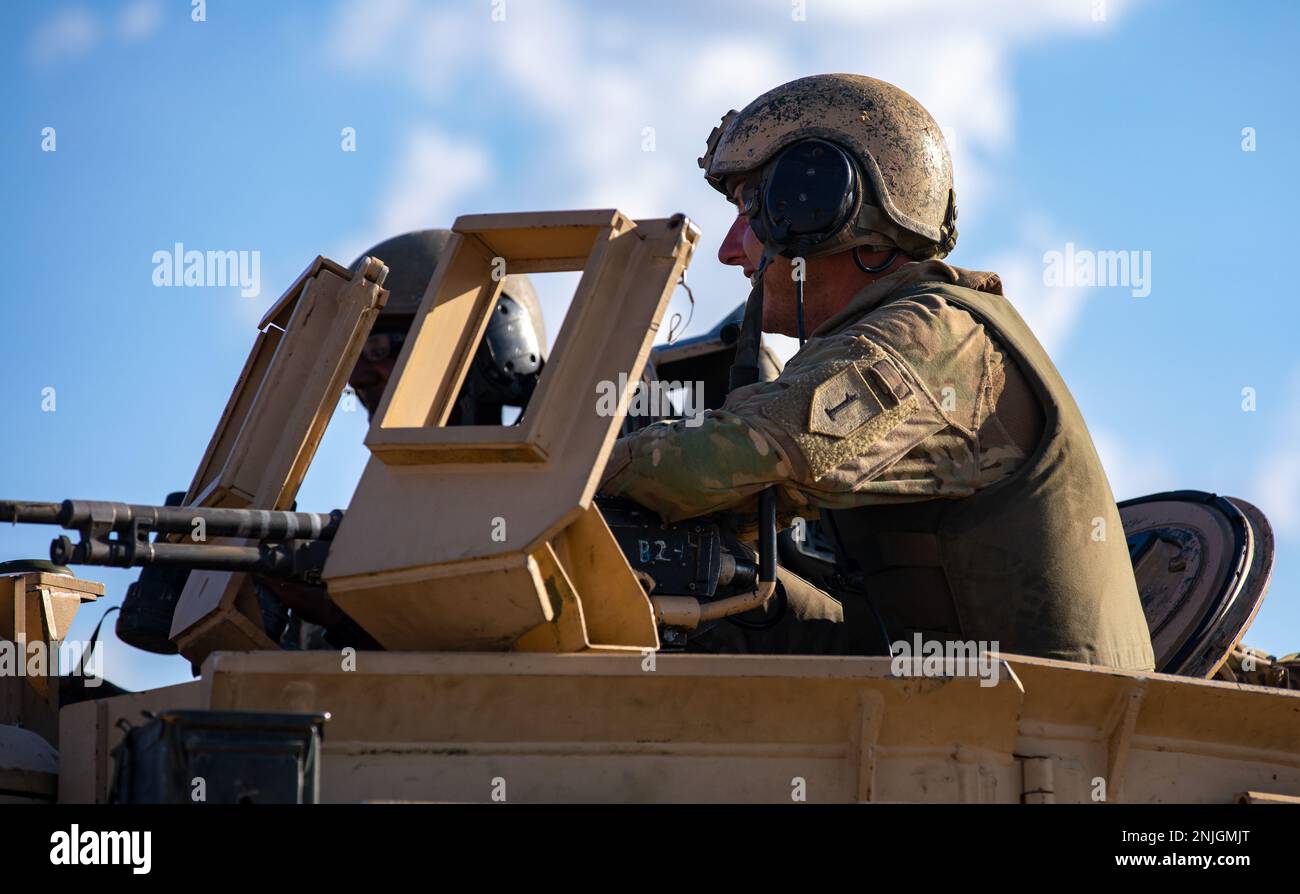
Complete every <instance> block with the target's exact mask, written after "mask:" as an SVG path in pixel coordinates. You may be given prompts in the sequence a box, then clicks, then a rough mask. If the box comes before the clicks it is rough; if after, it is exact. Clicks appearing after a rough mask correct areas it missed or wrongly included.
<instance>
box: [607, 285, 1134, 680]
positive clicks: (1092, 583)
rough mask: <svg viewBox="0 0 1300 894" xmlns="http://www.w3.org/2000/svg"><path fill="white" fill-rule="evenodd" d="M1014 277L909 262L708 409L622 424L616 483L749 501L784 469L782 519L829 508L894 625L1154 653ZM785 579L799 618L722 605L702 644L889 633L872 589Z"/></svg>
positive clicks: (722, 504)
mask: <svg viewBox="0 0 1300 894" xmlns="http://www.w3.org/2000/svg"><path fill="white" fill-rule="evenodd" d="M1000 296H1001V284H1000V282H999V280H998V278H997V276H996V275H994V274H989V273H975V272H971V271H966V270H961V269H958V268H955V267H951V266H949V265H947V264H944V263H943V262H941V261H937V260H930V261H924V262H918V263H911V264H907V265H905V266H904V267H902V268H900V269H899V270H897V271H896V272H894V273H893V274H891V275H889V276H886V277H883V278H881V279H879V280H877V281H876V282H874V283H872V284H871V285H869V286H867V287H866V288H865V289H863V290H862V291H861V292H860V293H859V294H858V295H856V296H855V297H854V299H853V300H852V301H851V302H850V303H849V305H847V306H846V307H845V308H844V310H842V311H841V312H840V313H839V314H837V315H836V316H835V317H834V318H832V319H831V320H829V321H827V322H826V323H825V324H824V325H822V326H821V327H820V328H819V329H818V330H817V331H816V332H815V333H814V334H813V337H812V338H811V339H809V341H808V342H807V344H806V345H805V346H804V347H803V349H802V350H800V351H799V353H798V354H796V355H795V356H794V357H793V358H792V359H791V360H790V362H789V363H788V364H786V367H785V370H784V371H783V372H782V374H781V375H780V376H779V377H778V378H777V379H776V380H775V381H772V382H764V383H759V384H755V385H750V386H747V387H745V388H741V389H738V390H736V391H735V392H733V393H732V394H731V395H730V396H729V398H728V399H727V401H726V403H725V404H724V406H723V407H722V408H721V409H720V410H717V411H710V412H709V413H707V414H706V415H705V419H704V421H703V424H702V425H700V426H698V427H694V428H688V427H685V426H684V425H682V424H680V423H672V424H657V425H652V426H650V427H648V428H646V429H643V430H642V431H640V432H637V433H636V434H634V435H632V436H629V437H627V438H623V439H621V440H620V441H618V443H617V444H616V445H615V448H614V453H613V456H612V457H611V459H610V463H609V465H608V466H607V470H606V475H605V480H604V482H603V484H602V488H601V489H602V492H604V493H607V494H610V495H619V496H625V497H628V498H630V499H633V500H635V501H637V502H639V503H641V504H643V505H645V506H648V507H649V508H651V509H654V510H655V511H657V512H659V513H660V514H661V515H662V516H664V518H665V519H666V520H677V519H682V518H690V517H694V516H698V515H703V514H707V513H713V512H718V511H720V510H738V511H740V512H752V511H753V504H754V497H755V495H756V494H757V493H758V492H759V491H761V490H763V489H764V488H766V487H768V486H770V485H776V486H777V488H778V494H779V497H778V506H779V511H780V512H781V514H782V517H783V518H784V519H787V520H788V519H789V518H790V517H793V516H801V517H804V518H813V517H817V515H818V514H819V513H820V514H822V517H823V519H824V521H825V522H827V523H829V527H830V528H831V529H832V531H834V532H835V534H836V539H837V540H838V541H839V545H840V546H841V547H842V548H843V551H844V552H846V553H847V556H845V558H847V560H848V565H849V566H856V567H855V568H854V569H853V570H856V571H857V572H859V573H860V574H861V577H862V578H863V579H864V580H865V582H866V583H865V589H866V590H867V592H868V593H870V594H871V597H870V598H871V599H872V600H873V601H874V608H875V609H876V610H877V612H878V613H879V614H880V615H882V616H883V618H884V621H885V623H886V626H887V629H888V634H889V635H890V637H891V638H893V639H897V638H910V636H911V635H912V633H914V632H920V633H922V634H924V635H925V636H927V637H931V636H933V637H940V638H954V637H957V638H963V639H984V640H988V641H997V642H999V643H1000V646H1001V648H1002V649H1004V650H1005V651H1012V652H1021V653H1024V654H1036V655H1043V656H1046V657H1055V658H1065V659H1070V660H1077V661H1087V662H1093V663H1099V664H1108V665H1112V666H1119V667H1129V668H1135V669H1150V668H1151V667H1152V665H1153V657H1152V653H1151V645H1150V639H1149V636H1148V634H1147V632H1146V624H1145V621H1144V619H1143V616H1142V609H1141V605H1140V603H1139V600H1138V597H1137V592H1136V587H1135V585H1134V582H1133V576H1132V569H1131V566H1130V565H1129V560H1128V554H1127V549H1126V547H1125V542H1124V537H1123V529H1122V526H1121V523H1120V521H1119V518H1118V513H1117V511H1116V510H1115V505H1114V501H1113V498H1112V497H1111V494H1110V489H1109V486H1108V484H1107V483H1106V479H1105V474H1104V472H1103V471H1102V469H1101V466H1100V462H1099V461H1098V460H1097V457H1096V452H1095V450H1094V449H1093V446H1092V443H1091V440H1090V439H1089V437H1088V435H1087V431H1086V429H1085V428H1084V427H1083V424H1082V419H1081V418H1080V417H1079V416H1078V410H1077V408H1076V407H1074V404H1073V401H1072V399H1070V398H1069V394H1068V391H1067V390H1066V389H1065V388H1064V385H1063V384H1062V383H1060V380H1059V375H1058V374H1057V373H1056V371H1055V369H1054V367H1052V366H1051V362H1050V361H1049V360H1048V359H1047V357H1046V354H1045V353H1043V352H1042V349H1041V347H1040V346H1038V344H1037V342H1036V340H1034V339H1033V336H1032V335H1031V334H1030V333H1029V330H1028V328H1027V327H1025V326H1024V323H1023V321H1021V320H1020V319H1019V317H1018V316H1017V315H1015V313H1014V311H1013V310H1011V309H1010V305H1009V304H1008V303H1007V302H1006V301H1005V300H1004V299H1002V298H1001V297H1000ZM994 317H998V318H999V319H997V320H995V319H993V318H994ZM1013 344H1014V345H1015V349H1014V350H1008V347H1009V346H1011V345H1013ZM1017 357H1018V358H1019V359H1018V360H1017ZM1045 429H1046V431H1045ZM984 495H987V498H986V497H985V496H984ZM825 510H831V511H829V512H826V511H825ZM981 520H985V521H987V524H981ZM994 528H996V530H993V529H994ZM1098 530H1100V531H1101V533H1102V536H1101V538H1100V539H1099V538H1098V537H1097V536H1096V535H1097V532H1098ZM1108 532H1109V534H1110V535H1111V536H1107V533H1108ZM1071 565H1077V567H1064V566H1071ZM783 584H784V585H785V590H786V592H787V594H788V595H789V599H790V612H789V613H788V616H787V618H786V619H785V620H783V621H782V623H781V624H779V625H777V626H776V627H773V628H771V629H769V630H766V631H761V632H755V631H750V630H746V629H744V628H741V627H739V626H736V625H731V624H728V623H726V622H723V623H721V624H718V625H716V626H715V627H714V628H712V629H711V630H709V631H705V632H703V633H702V634H701V635H698V636H697V637H696V638H695V643H696V645H697V647H698V648H703V649H710V650H716V651H766V652H786V651H789V652H808V651H811V652H819V653H830V654H845V653H857V652H863V651H868V650H869V648H870V647H869V646H868V645H866V644H867V643H869V642H870V641H871V639H872V637H873V636H874V640H875V643H876V644H877V648H878V644H879V641H880V636H879V635H877V634H876V633H875V631H877V630H878V629H879V627H878V625H876V624H875V623H874V622H873V617H874V616H873V615H871V614H870V613H869V612H868V611H867V608H868V607H867V606H865V605H863V604H862V603H863V597H862V596H860V595H857V594H853V593H837V595H839V596H840V597H841V599H840V600H838V601H837V600H834V599H831V598H830V597H829V596H827V595H826V594H824V593H821V592H820V591H818V590H816V589H815V588H813V587H812V586H811V585H808V584H807V583H806V582H803V581H800V580H799V579H798V578H795V577H794V576H792V575H786V576H785V577H784V579H783ZM840 602H842V603H843V605H842V607H841V605H840V604H839V603H840Z"/></svg>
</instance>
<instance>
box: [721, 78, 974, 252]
mask: <svg viewBox="0 0 1300 894" xmlns="http://www.w3.org/2000/svg"><path fill="white" fill-rule="evenodd" d="M810 137H817V138H820V139H823V140H828V141H830V142H833V143H836V144H838V145H839V146H841V147H843V148H844V149H845V150H847V151H848V152H849V154H850V155H851V156H852V157H854V158H855V159H856V160H857V162H858V165H859V168H860V173H861V174H863V175H864V176H865V178H866V180H867V181H868V184H869V190H868V194H867V195H864V196H862V197H861V198H860V199H859V207H858V208H857V209H856V214H855V215H854V217H853V222H852V224H851V225H850V226H847V227H845V228H844V230H842V231H841V232H840V233H838V234H836V235H835V236H833V237H831V238H830V239H828V240H827V241H826V242H825V243H823V244H821V245H819V246H818V248H817V250H816V251H813V252H810V253H809V254H810V255H811V256H819V255H826V254H833V253H835V252H839V251H843V250H845V249H848V248H851V247H853V246H859V245H871V246H875V247H881V248H888V247H897V248H899V249H901V250H903V251H904V252H905V253H907V254H908V255H911V256H912V257H914V258H917V259H925V258H942V257H944V256H945V255H947V254H948V252H950V251H952V249H953V246H954V245H956V243H957V226H956V220H957V199H956V194H955V192H954V191H953V182H952V159H951V158H950V156H949V155H948V147H947V144H946V143H945V142H944V138H943V132H942V131H941V130H940V129H939V125H938V124H937V123H935V120H934V119H933V118H932V117H930V113H929V112H927V111H926V110H925V108H924V107H923V106H922V105H921V104H920V103H919V102H917V101H916V100H915V99H913V98H912V97H911V96H909V95H908V94H907V93H905V92H903V91H902V90H900V89H898V88H897V87H895V86H894V85H893V84H888V83H886V82H884V81H879V80H876V79H875V78H868V77H865V76H863V75H854V74H823V75H812V76H810V77H806V78H799V79H798V80H794V81H790V82H789V83H787V84H782V85H781V86H780V87H777V88H776V89H774V90H769V91H768V92H767V93H764V94H763V95H762V96H760V97H759V98H758V99H756V100H754V101H753V102H751V103H750V104H749V105H747V106H745V108H744V109H742V110H741V111H739V112H736V111H734V110H733V111H731V112H728V113H727V114H726V115H725V116H723V119H722V124H721V125H719V126H718V127H715V128H714V129H713V133H711V134H710V135H709V144H708V149H707V150H706V151H705V153H704V157H703V158H701V159H700V167H701V168H703V169H704V176H705V179H707V180H708V181H709V183H711V184H712V185H713V187H714V188H715V189H717V190H718V191H719V192H721V193H722V194H723V195H725V196H727V198H728V199H731V198H732V188H734V186H735V184H736V182H737V179H736V178H737V177H739V176H742V175H748V174H752V173H755V172H758V171H759V170H761V169H762V167H763V166H764V165H766V164H767V163H768V162H769V161H771V160H772V159H773V158H775V157H776V155H777V153H779V152H780V151H781V150H782V149H784V148H785V147H786V146H788V145H790V144H791V143H794V142H796V141H798V140H801V139H806V138H810Z"/></svg>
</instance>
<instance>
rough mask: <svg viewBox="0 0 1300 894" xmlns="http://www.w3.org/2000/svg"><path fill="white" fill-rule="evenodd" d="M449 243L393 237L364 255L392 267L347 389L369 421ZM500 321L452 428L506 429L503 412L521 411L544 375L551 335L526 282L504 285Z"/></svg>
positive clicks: (496, 318) (431, 237)
mask: <svg viewBox="0 0 1300 894" xmlns="http://www.w3.org/2000/svg"><path fill="white" fill-rule="evenodd" d="M449 239H451V230H416V231H414V232H411V233H403V234H402V235H401V236H394V237H393V238H391V239H386V240H384V241H383V242H381V243H379V244H378V245H376V246H375V247H374V248H371V249H370V250H369V251H366V252H363V253H362V255H361V258H358V259H357V260H356V261H355V262H354V266H355V264H358V263H360V262H361V259H362V258H365V257H375V258H379V259H380V260H381V261H383V262H384V263H385V264H387V265H388V277H387V278H386V279H385V280H384V288H385V289H387V290H388V302H387V303H386V304H385V305H384V308H383V310H382V311H380V314H379V317H378V319H376V320H375V324H374V326H373V327H372V328H371V330H370V337H369V338H368V339H366V344H365V347H364V348H363V349H362V352H361V359H360V360H358V361H357V365H356V368H355V369H353V371H352V375H351V376H350V377H349V378H348V384H349V385H351V386H352V390H353V391H354V392H355V393H356V395H357V399H358V400H360V401H361V404H362V406H364V407H365V408H366V411H367V412H368V413H371V414H373V413H374V412H375V408H376V407H378V406H379V400H380V398H381V397H382V396H383V394H384V389H385V388H386V387H387V385H388V379H389V377H390V376H391V375H392V374H393V367H394V365H395V364H396V363H397V355H398V354H399V353H400V352H401V349H402V344H403V343H404V342H405V340H406V336H407V333H408V332H409V331H410V328H411V324H412V323H413V322H414V321H415V312H416V311H417V310H419V308H420V301H421V300H422V299H423V298H424V289H425V287H426V286H427V285H428V284H429V280H430V279H431V278H432V277H433V271H434V268H435V267H436V266H437V264H438V257H439V256H440V255H441V254H442V252H443V251H444V250H445V249H446V247H447V241H448V240H449ZM501 292H502V296H501V298H500V299H499V300H498V302H497V309H496V313H494V314H493V315H492V319H491V320H490V321H489V323H488V330H487V333H486V334H485V335H484V337H483V343H482V344H481V345H480V347H479V350H478V353H477V354H475V356H474V365H473V368H472V369H471V372H470V375H469V376H468V377H467V379H466V381H465V384H464V386H462V388H461V392H460V395H459V396H458V398H457V400H456V407H455V409H454V410H453V411H452V415H451V418H450V419H449V420H448V424H449V425H500V424H501V421H502V417H501V410H502V408H503V407H505V406H514V407H522V406H523V405H524V404H525V403H527V402H528V398H529V396H530V395H531V394H532V389H533V387H534V386H535V385H536V383H537V378H538V376H540V375H541V369H542V364H543V363H544V362H545V353H546V330H545V327H544V325H543V322H542V307H541V304H540V303H539V302H538V299H537V292H536V291H535V290H534V289H533V284H532V281H531V280H530V279H529V278H528V277H527V276H525V275H522V274H519V275H513V274H512V275H510V276H507V277H506V278H505V283H504V285H503V286H502V289H501Z"/></svg>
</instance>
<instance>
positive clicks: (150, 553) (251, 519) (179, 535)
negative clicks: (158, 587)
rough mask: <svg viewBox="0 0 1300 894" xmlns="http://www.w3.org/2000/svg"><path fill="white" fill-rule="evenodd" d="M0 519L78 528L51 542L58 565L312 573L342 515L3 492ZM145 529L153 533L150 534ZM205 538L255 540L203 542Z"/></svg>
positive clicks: (305, 575) (316, 570) (314, 574)
mask: <svg viewBox="0 0 1300 894" xmlns="http://www.w3.org/2000/svg"><path fill="white" fill-rule="evenodd" d="M0 521H10V522H22V523H24V524H38V525H58V526H59V527H62V528H67V529H68V530H72V531H78V532H79V533H80V534H81V540H80V542H78V543H73V542H72V541H71V540H70V539H69V538H68V537H67V536H60V537H57V538H55V539H54V540H53V541H52V542H51V543H50V559H51V561H53V562H54V563H56V564H58V565H111V566H115V567H119V568H129V567H132V566H145V565H167V566H173V567H186V568H191V569H197V570H204V571H246V572H253V573H259V574H266V575H270V576H274V577H285V578H289V577H293V578H298V579H303V580H313V579H314V578H316V577H317V576H318V575H319V572H320V569H321V568H322V567H324V564H325V558H326V556H327V555H328V552H329V542H330V541H331V540H333V539H334V535H335V533H337V531H338V528H339V525H340V524H341V523H342V521H343V512H342V510H339V509H335V510H334V511H333V512H329V513H321V512H289V511H283V510H270V509H216V508H210V507H203V506H141V505H133V504H129V503H111V502H106V501H100V500H64V501H63V502H62V503H31V502H23V501H12V500H10V501H0ZM151 533H152V534H157V535H159V536H158V538H157V539H155V540H152V541H151V540H150V539H149V535H150V534H151ZM209 538H235V539H240V540H252V541H258V542H257V543H256V544H251V545H242V544H225V543H208V542H207V541H208V539H209Z"/></svg>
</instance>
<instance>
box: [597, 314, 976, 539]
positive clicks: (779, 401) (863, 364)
mask: <svg viewBox="0 0 1300 894" xmlns="http://www.w3.org/2000/svg"><path fill="white" fill-rule="evenodd" d="M948 425H949V420H948V419H947V418H946V417H945V415H944V413H943V412H942V411H941V410H940V409H939V405H938V403H937V402H936V401H935V399H934V397H933V396H932V395H931V394H930V392H929V391H928V390H927V389H926V387H925V385H924V384H923V383H922V382H921V381H920V379H919V378H918V377H917V376H916V374H915V373H914V372H913V370H912V368H911V366H910V365H909V364H908V363H907V362H906V361H905V360H904V359H903V358H902V356H900V355H899V354H898V353H896V352H895V351H893V350H892V349H891V348H889V347H888V346H887V345H883V344H880V343H877V342H876V341H873V340H872V339H869V338H866V337H864V336H862V335H861V334H858V333H855V332H853V331H852V330H849V331H846V332H843V333H839V334H836V335H831V336H827V337H824V338H818V339H813V340H811V341H809V342H808V344H807V345H806V346H805V347H804V349H803V350H801V351H800V352H799V353H798V354H797V355H796V356H795V357H794V358H792V359H791V361H790V363H789V364H788V365H787V366H786V368H785V370H784V371H783V372H782V374H781V375H780V376H779V377H778V378H777V379H776V380H775V381H773V382H765V383H759V384H757V385H751V386H749V387H747V388H742V389H739V390H737V391H735V392H733V393H732V395H731V396H730V397H728V399H727V402H726V404H724V406H723V407H722V409H721V410H718V411H710V412H709V413H706V414H705V416H704V418H703V420H702V422H701V424H699V425H696V426H695V427H690V426H688V425H686V424H685V423H682V422H675V423H671V424H663V423H660V424H656V425H651V426H649V427H647V428H645V429H642V430H641V431H640V432H637V433H636V434H634V435H630V436H628V437H626V438H622V439H620V440H619V441H618V442H617V444H616V445H615V448H614V455H613V456H612V457H611V460H610V464H609V466H608V467H607V470H606V475H605V480H604V482H603V484H602V487H601V490H602V492H604V493H606V494H610V495H618V496H626V497H628V498H630V499H633V500H636V501H637V502H639V503H641V504H642V505H645V506H648V507H649V508H651V509H654V510H655V511H657V512H659V513H660V514H661V515H662V516H664V518H665V519H668V520H678V519H682V518H690V517H693V516H696V515H703V514H706V513H709V512H714V511H718V510H722V509H740V510H742V511H744V510H747V509H749V508H751V504H752V501H753V497H754V495H755V494H756V493H758V492H759V491H760V490H762V489H764V488H765V487H767V486H768V485H772V484H776V485H778V486H779V491H778V493H779V495H780V500H779V504H778V505H779V507H780V509H781V511H782V513H783V514H786V515H790V514H802V515H804V516H805V517H811V516H813V515H815V509H816V508H830V509H839V508H849V507H853V506H860V505H863V504H866V503H872V502H876V503H879V502H888V501H907V500H916V499H927V498H932V497H934V496H940V495H945V493H944V483H943V478H942V475H936V474H935V469H934V468H933V467H932V465H931V464H930V463H929V462H928V461H923V462H920V463H917V464H915V466H914V467H912V468H908V469H906V470H905V471H904V472H903V474H902V475H895V476H882V473H883V472H884V471H885V470H887V469H890V468H891V466H894V465H895V464H896V463H898V462H899V460H901V459H903V458H904V457H905V456H907V455H908V454H909V452H910V451H912V449H913V448H914V447H916V446H917V445H918V444H920V443H921V442H922V441H925V440H927V439H928V438H931V437H932V436H934V435H936V433H938V432H941V431H942V430H944V429H945V428H946V427H947V426H948ZM951 449H952V451H953V453H954V454H955V456H954V459H953V462H954V463H957V464H961V465H963V466H968V465H969V463H970V445H969V444H968V443H966V442H965V440H963V439H962V438H960V437H958V438H957V439H956V440H955V442H954V443H953V445H951Z"/></svg>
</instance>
